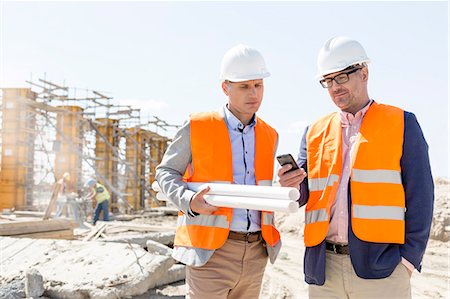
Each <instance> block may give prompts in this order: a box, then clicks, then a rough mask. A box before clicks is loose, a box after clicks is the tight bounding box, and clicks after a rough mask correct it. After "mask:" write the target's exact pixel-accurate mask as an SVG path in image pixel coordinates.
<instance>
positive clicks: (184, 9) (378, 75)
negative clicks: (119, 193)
mask: <svg viewBox="0 0 450 299" xmlns="http://www.w3.org/2000/svg"><path fill="white" fill-rule="evenodd" d="M0 7H1V16H0V17H1V18H0V19H1V36H0V39H1V56H0V59H1V60H0V65H1V66H0V76H1V77H0V85H1V86H2V87H27V84H26V83H25V80H29V79H30V77H31V76H32V78H33V79H34V80H37V78H39V77H41V78H42V77H43V76H44V74H45V77H46V78H47V79H49V80H51V81H53V82H55V83H64V82H65V84H66V85H68V86H71V87H78V88H89V89H94V90H99V91H104V92H106V93H107V94H108V95H111V96H113V97H114V100H113V101H114V102H115V103H118V104H119V103H120V104H132V105H133V106H135V107H136V108H141V109H142V116H144V117H147V116H149V115H157V116H159V117H160V118H162V119H164V120H166V121H167V122H169V123H172V124H181V123H182V122H183V121H184V120H186V119H187V117H188V115H189V114H190V113H192V112H196V111H208V110H213V109H216V108H218V107H220V106H221V105H222V104H223V103H225V101H226V98H225V96H224V95H223V94H222V92H221V89H220V82H219V80H218V77H219V69H220V62H221V59H222V56H223V54H224V53H225V52H226V51H227V50H228V49H229V48H231V47H232V46H234V45H236V44H238V43H244V44H248V45H250V46H252V47H255V48H257V49H258V50H259V51H260V52H261V53H262V54H263V56H264V57H265V60H266V63H267V66H268V68H269V71H270V72H271V74H272V76H271V77H269V78H267V79H266V80H265V96H264V101H263V104H262V107H261V109H260V111H259V113H258V114H259V116H260V117H262V118H263V119H265V120H266V121H267V122H268V123H270V124H271V125H272V126H273V127H274V128H276V129H277V130H278V132H279V134H280V143H279V149H278V153H286V152H290V153H292V154H293V155H294V156H296V155H297V152H298V147H299V143H300V138H301V135H302V132H303V129H304V127H305V126H306V125H307V124H309V123H311V122H312V121H314V120H315V119H317V118H318V117H320V116H322V115H324V114H326V113H329V112H332V111H335V110H336V108H335V107H334V105H333V104H332V102H331V100H330V98H329V96H328V93H327V92H326V90H324V89H322V88H321V87H320V85H319V83H318V82H317V79H316V78H315V75H316V58H317V53H318V51H319V49H320V48H321V46H322V45H323V43H324V42H325V41H326V40H327V39H328V38H330V37H333V36H336V35H345V36H349V37H352V38H354V39H357V40H359V41H360V42H361V44H362V45H363V46H364V47H365V49H366V52H367V54H368V56H369V57H370V58H371V60H372V62H371V64H370V65H369V72H370V79H369V95H370V96H371V97H372V98H373V99H375V100H377V101H379V102H382V103H386V104H391V105H396V106H399V107H401V108H403V109H405V110H408V111H411V112H413V113H415V114H416V116H417V118H418V120H419V123H420V124H421V126H422V129H423V131H424V134H425V137H426V139H427V141H428V144H429V146H430V156H431V163H432V169H433V173H434V175H435V176H446V177H449V98H448V91H449V89H448V86H449V78H448V74H449V73H448V66H449V61H448V57H449V56H448V53H449V48H448V46H449V42H448V34H449V32H448V31H449V30H448V24H449V23H448V15H449V9H448V2H446V1H435V2H433V1H423V2H418V1H414V2H405V1H400V2H388V1H382V2H357V1H352V2H340V1H332V2H320V1H314V2H303V1H302V2H292V1H291V2H167V1H164V2H89V1H83V2H39V1H32V2H31V1H30V2H10V1H2V2H1V4H0ZM72 92H75V91H72ZM76 95H77V96H80V95H82V92H81V91H78V92H77V94H76ZM159 132H160V133H163V134H164V132H163V131H159ZM173 133H174V132H168V134H169V136H170V137H172V136H173Z"/></svg>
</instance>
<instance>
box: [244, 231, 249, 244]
mask: <svg viewBox="0 0 450 299" xmlns="http://www.w3.org/2000/svg"><path fill="white" fill-rule="evenodd" d="M249 237H250V232H247V233H246V234H245V242H248V239H249Z"/></svg>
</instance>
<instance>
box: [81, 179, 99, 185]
mask: <svg viewBox="0 0 450 299" xmlns="http://www.w3.org/2000/svg"><path fill="white" fill-rule="evenodd" d="M95 184H97V180H95V179H88V180H87V182H86V184H85V185H84V186H85V187H94V186H95Z"/></svg>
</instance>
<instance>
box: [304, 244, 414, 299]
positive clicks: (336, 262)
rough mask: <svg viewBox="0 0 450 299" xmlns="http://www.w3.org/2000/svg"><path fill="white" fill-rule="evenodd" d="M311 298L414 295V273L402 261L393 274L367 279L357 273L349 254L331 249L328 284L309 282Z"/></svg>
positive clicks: (398, 298)
mask: <svg viewBox="0 0 450 299" xmlns="http://www.w3.org/2000/svg"><path fill="white" fill-rule="evenodd" d="M309 298H314V299H316V298H317V299H318V298H326V299H331V298H336V299H338V298H339V299H341V298H349V299H375V298H376V299H379V298H383V299H385V298H386V299H387V298H389V299H391V298H392V299H394V298H396V299H410V298H411V284H410V277H409V274H408V270H407V269H406V267H405V266H404V265H403V264H402V263H400V264H398V266H397V267H396V268H395V270H394V272H392V274H391V275H390V276H389V277H386V278H381V279H363V278H360V277H358V276H357V275H356V273H355V270H354V269H353V266H352V263H351V261H350V256H349V255H345V254H335V253H333V252H330V251H328V250H327V251H326V270H325V284H324V285H323V286H318V285H309Z"/></svg>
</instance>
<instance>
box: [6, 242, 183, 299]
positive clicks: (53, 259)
mask: <svg viewBox="0 0 450 299" xmlns="http://www.w3.org/2000/svg"><path fill="white" fill-rule="evenodd" d="M0 251H1V252H2V256H1V261H0V262H1V264H2V271H1V273H0V285H4V284H8V285H10V283H9V282H11V281H12V279H16V280H18V281H20V280H21V279H23V276H24V273H25V272H26V270H27V269H29V268H35V269H36V270H38V271H39V272H40V273H41V274H42V277H43V280H44V288H45V292H44V295H45V296H48V297H50V298H62V299H64V298H70V299H87V298H98V299H110V298H111V299H116V298H126V297H130V296H135V295H140V294H143V293H145V292H147V290H149V289H151V288H154V287H155V286H156V285H158V284H160V283H161V282H160V281H161V279H162V278H163V277H165V276H166V275H167V273H168V270H169V269H170V268H171V267H172V266H173V265H174V260H173V259H172V258H170V257H167V256H162V255H154V254H150V253H148V252H147V251H145V250H144V249H143V248H141V247H140V246H137V245H133V244H121V243H108V242H82V241H66V240H36V239H28V238H23V239H16V238H9V237H0ZM7 298H9V297H7Z"/></svg>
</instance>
